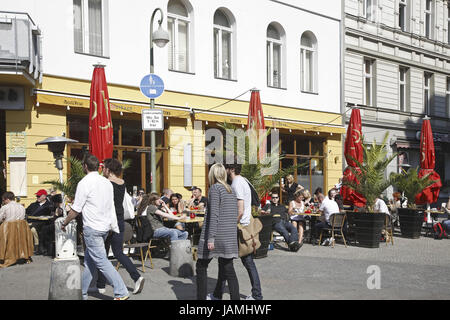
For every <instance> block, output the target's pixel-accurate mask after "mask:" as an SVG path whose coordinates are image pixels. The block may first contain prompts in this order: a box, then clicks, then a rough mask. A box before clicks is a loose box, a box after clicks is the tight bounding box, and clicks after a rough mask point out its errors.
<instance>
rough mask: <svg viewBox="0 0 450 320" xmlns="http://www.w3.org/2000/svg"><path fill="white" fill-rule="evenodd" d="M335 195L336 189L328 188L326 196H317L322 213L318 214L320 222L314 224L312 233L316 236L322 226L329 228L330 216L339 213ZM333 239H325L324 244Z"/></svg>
mask: <svg viewBox="0 0 450 320" xmlns="http://www.w3.org/2000/svg"><path fill="white" fill-rule="evenodd" d="M335 196H336V189H330V191H328V196H327V197H324V196H323V195H322V194H320V195H319V196H318V200H319V202H320V207H319V211H320V212H321V213H322V215H321V216H320V220H321V221H320V222H318V223H316V224H315V225H314V233H315V235H316V238H318V236H319V235H320V232H321V231H322V229H323V228H329V227H331V225H330V216H331V215H332V214H335V213H339V212H340V210H339V206H338V204H337V202H336V201H334V197H335ZM332 241H333V239H326V240H325V241H324V243H325V244H329V243H330V242H332Z"/></svg>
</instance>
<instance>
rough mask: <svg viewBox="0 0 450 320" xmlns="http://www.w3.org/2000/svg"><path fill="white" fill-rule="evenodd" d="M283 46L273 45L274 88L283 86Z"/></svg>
mask: <svg viewBox="0 0 450 320" xmlns="http://www.w3.org/2000/svg"><path fill="white" fill-rule="evenodd" d="M280 67H281V46H280V45H279V44H275V43H274V44H273V70H272V73H273V82H272V85H273V86H274V87H277V88H279V87H280V86H281V83H280V74H281V70H280Z"/></svg>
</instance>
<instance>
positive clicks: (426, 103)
mask: <svg viewBox="0 0 450 320" xmlns="http://www.w3.org/2000/svg"><path fill="white" fill-rule="evenodd" d="M433 76H434V74H433V73H430V72H424V74H423V108H424V114H426V115H428V116H431V109H432V105H433V103H432V99H433V92H432V90H433ZM427 80H428V81H427Z"/></svg>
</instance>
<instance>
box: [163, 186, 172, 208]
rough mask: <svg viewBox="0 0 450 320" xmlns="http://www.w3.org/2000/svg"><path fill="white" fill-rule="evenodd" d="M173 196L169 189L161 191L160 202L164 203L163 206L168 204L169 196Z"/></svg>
mask: <svg viewBox="0 0 450 320" xmlns="http://www.w3.org/2000/svg"><path fill="white" fill-rule="evenodd" d="M172 194H173V191H172V190H170V189H167V188H166V189H163V195H162V196H161V200H162V201H164V203H165V204H168V203H169V201H170V196H171V195H172Z"/></svg>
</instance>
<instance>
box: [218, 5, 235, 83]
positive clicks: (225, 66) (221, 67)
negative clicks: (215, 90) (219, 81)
mask: <svg viewBox="0 0 450 320" xmlns="http://www.w3.org/2000/svg"><path fill="white" fill-rule="evenodd" d="M232 53H233V24H232V22H230V17H229V16H228V15H226V14H225V13H224V12H223V10H221V9H218V10H216V13H215V14H214V76H215V77H216V78H223V79H232V77H233V68H232V66H233V63H234V61H233V60H232Z"/></svg>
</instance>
